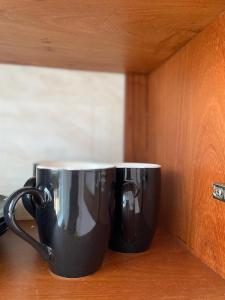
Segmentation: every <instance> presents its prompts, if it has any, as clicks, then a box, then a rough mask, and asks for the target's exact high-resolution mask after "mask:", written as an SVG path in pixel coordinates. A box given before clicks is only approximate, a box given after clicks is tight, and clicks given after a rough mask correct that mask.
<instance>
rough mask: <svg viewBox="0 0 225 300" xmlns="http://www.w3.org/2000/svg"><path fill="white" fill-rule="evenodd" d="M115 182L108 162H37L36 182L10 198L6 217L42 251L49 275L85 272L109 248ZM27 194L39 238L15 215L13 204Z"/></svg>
mask: <svg viewBox="0 0 225 300" xmlns="http://www.w3.org/2000/svg"><path fill="white" fill-rule="evenodd" d="M32 180H34V179H32ZM32 180H31V181H32ZM114 180H115V168H114V166H112V165H108V164H94V163H93V164H92V163H86V164H84V163H80V164H79V163H66V162H51V163H50V162H49V163H47V162H46V163H45V164H41V163H40V164H38V165H37V166H36V176H35V181H36V186H35V187H23V188H21V189H19V190H17V191H16V192H14V193H13V194H11V195H10V196H9V197H8V199H7V202H6V205H5V207H4V217H5V220H6V222H7V224H8V226H9V227H10V228H11V229H12V230H13V231H14V232H15V233H16V234H17V235H18V236H20V237H21V238H22V239H24V240H25V241H27V242H28V243H29V244H31V245H32V246H33V247H34V248H35V249H36V250H37V251H38V252H39V253H40V254H41V256H42V257H43V258H44V259H45V260H46V261H47V262H48V264H49V267H50V269H51V271H52V272H53V273H55V274H57V275H60V276H64V277H80V276H85V275H89V274H91V273H94V272H96V271H97V270H98V269H99V267H100V266H101V264H102V261H103V258H104V254H105V251H106V249H107V246H108V241H109V237H110V229H111V218H110V213H111V210H112V208H113V207H114V197H113V184H114ZM32 182H33V181H32ZM25 195H30V196H32V201H33V203H34V205H35V210H34V213H35V219H36V222H37V226H38V231H39V236H40V242H39V241H37V240H35V239H34V238H33V237H31V236H30V235H28V234H27V233H26V232H25V231H24V230H23V229H22V228H21V227H20V226H19V225H18V224H17V222H16V219H15V207H16V204H17V202H18V200H19V199H20V198H21V197H23V196H25Z"/></svg>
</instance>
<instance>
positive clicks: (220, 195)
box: [212, 183, 225, 202]
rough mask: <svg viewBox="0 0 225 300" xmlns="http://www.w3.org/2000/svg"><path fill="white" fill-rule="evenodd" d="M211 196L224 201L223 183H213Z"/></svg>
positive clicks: (224, 189) (224, 186)
mask: <svg viewBox="0 0 225 300" xmlns="http://www.w3.org/2000/svg"><path fill="white" fill-rule="evenodd" d="M212 188H213V193H212V195H213V198H215V199H217V200H220V201H224V202H225V184H222V183H213V186H212Z"/></svg>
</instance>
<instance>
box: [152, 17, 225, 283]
mask: <svg viewBox="0 0 225 300" xmlns="http://www.w3.org/2000/svg"><path fill="white" fill-rule="evenodd" d="M224 40H225V15H224V14H223V15H221V16H220V18H218V20H217V21H215V22H214V23H213V24H212V25H211V26H209V27H208V28H207V29H206V30H204V31H203V32H202V33H200V34H199V35H198V36H197V37H196V38H195V39H193V40H192V41H191V42H190V43H189V44H188V45H186V46H185V47H184V48H183V49H182V50H181V51H179V52H178V53H177V54H176V55H175V56H173V57H172V58H171V59H169V60H168V61H167V62H166V63H165V64H163V65H162V66H161V67H160V68H158V69H157V70H156V71H154V72H153V73H152V74H151V76H150V78H149V101H148V107H149V123H148V128H149V129H148V140H149V144H150V145H151V147H149V151H148V160H150V161H151V160H154V161H157V162H158V163H160V164H162V166H163V169H162V170H163V187H162V220H163V221H164V225H165V227H166V228H168V229H169V230H170V232H172V233H173V234H175V235H176V236H178V237H179V238H180V239H182V240H183V241H184V242H185V243H187V245H188V246H189V247H190V248H191V249H192V251H193V253H194V254H196V255H197V256H198V257H200V258H201V260H202V261H204V262H205V263H207V264H208V265H209V266H211V267H212V268H213V269H214V270H216V271H217V272H218V273H220V274H221V275H222V276H223V277H225V203H223V202H219V201H217V200H214V199H213V198H212V196H211V193H212V189H211V186H212V183H213V182H222V183H223V182H225V151H224V149H225V134H224V132H225V43H224Z"/></svg>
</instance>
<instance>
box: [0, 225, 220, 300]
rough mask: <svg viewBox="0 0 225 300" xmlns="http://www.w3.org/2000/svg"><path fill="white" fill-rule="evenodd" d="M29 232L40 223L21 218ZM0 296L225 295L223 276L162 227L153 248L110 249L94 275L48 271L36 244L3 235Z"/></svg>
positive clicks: (168, 298)
mask: <svg viewBox="0 0 225 300" xmlns="http://www.w3.org/2000/svg"><path fill="white" fill-rule="evenodd" d="M22 226H23V227H25V229H26V230H28V231H29V232H30V233H32V234H34V233H35V232H36V226H34V225H33V223H31V222H29V221H26V222H22ZM0 293H1V297H2V298H1V299H4V300H6V299H13V300H17V299H23V300H25V299H45V300H46V299H123V300H124V299H132V300H133V299H134V300H135V299H138V300H141V299H151V300H160V299H162V300H174V299H180V300H187V299H192V300H197V299H210V300H222V299H223V300H224V299H225V281H224V280H223V279H222V278H221V277H219V276H218V275H217V274H216V273H214V272H213V271H212V270H211V269H209V268H208V267H206V266H205V265H204V264H202V263H201V262H200V261H199V260H198V259H197V258H195V257H194V256H193V255H192V254H190V253H189V251H187V249H186V247H185V246H184V245H183V244H182V243H180V242H179V241H177V240H176V239H174V238H172V237H170V236H168V235H165V234H163V233H158V234H157V235H156V236H155V239H154V241H153V244H152V247H151V249H150V250H149V251H147V252H144V253H139V254H121V253H116V252H112V251H108V252H107V255H106V257H105V260H104V264H103V266H102V268H101V269H100V270H99V271H98V272H97V273H95V274H94V275H91V276H87V277H82V278H78V279H64V278H61V277H57V276H55V275H52V274H50V272H49V270H48V266H47V264H46V263H45V262H44V261H43V260H42V259H41V258H40V257H39V255H38V254H37V253H36V251H35V250H34V249H32V248H31V247H30V246H29V245H28V244H26V243H25V242H24V241H22V240H21V239H19V238H18V237H17V236H16V235H14V234H13V233H12V232H11V231H8V232H7V233H6V234H5V235H4V236H2V237H1V238H0Z"/></svg>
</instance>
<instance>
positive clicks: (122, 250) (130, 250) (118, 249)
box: [109, 245, 150, 253]
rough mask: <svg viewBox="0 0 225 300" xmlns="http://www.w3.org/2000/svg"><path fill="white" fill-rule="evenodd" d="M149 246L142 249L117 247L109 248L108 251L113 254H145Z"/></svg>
mask: <svg viewBox="0 0 225 300" xmlns="http://www.w3.org/2000/svg"><path fill="white" fill-rule="evenodd" d="M149 248H150V245H148V246H146V247H142V248H135V247H133V246H124V247H119V246H109V249H111V250H112V251H115V252H120V253H140V252H145V251H147V250H149Z"/></svg>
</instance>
